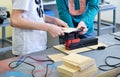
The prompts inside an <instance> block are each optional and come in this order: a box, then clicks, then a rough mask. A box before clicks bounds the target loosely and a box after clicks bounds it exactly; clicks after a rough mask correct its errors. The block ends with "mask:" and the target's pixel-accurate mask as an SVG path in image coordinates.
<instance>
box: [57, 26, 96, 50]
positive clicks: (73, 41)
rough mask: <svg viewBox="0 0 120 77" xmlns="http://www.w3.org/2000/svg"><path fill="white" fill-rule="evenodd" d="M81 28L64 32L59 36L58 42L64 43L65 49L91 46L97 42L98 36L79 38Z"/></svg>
mask: <svg viewBox="0 0 120 77" xmlns="http://www.w3.org/2000/svg"><path fill="white" fill-rule="evenodd" d="M82 30H83V29H82V28H80V29H78V30H75V31H71V32H65V34H64V35H63V36H59V42H60V44H65V48H66V49H67V50H72V49H76V48H81V47H85V46H91V45H96V44H98V38H96V37H90V38H83V39H80V37H79V36H80V34H79V33H80V32H81V31H82Z"/></svg>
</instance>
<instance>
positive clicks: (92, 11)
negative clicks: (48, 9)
mask: <svg viewBox="0 0 120 77" xmlns="http://www.w3.org/2000/svg"><path fill="white" fill-rule="evenodd" d="M74 1H79V0H74ZM56 3H57V9H58V14H59V18H60V19H62V20H63V21H65V22H66V23H67V24H68V25H69V27H76V26H77V24H78V23H79V22H80V21H84V22H85V24H86V26H87V28H88V32H87V33H86V34H89V33H92V32H93V31H94V18H95V16H96V14H97V13H98V11H99V7H98V4H99V0H86V10H85V11H84V13H82V14H80V15H71V14H70V12H69V9H68V0H56ZM74 3H77V2H74ZM75 5H76V6H75V7H78V6H77V5H78V4H75Z"/></svg>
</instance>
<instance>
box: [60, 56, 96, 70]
mask: <svg viewBox="0 0 120 77" xmlns="http://www.w3.org/2000/svg"><path fill="white" fill-rule="evenodd" d="M62 59H63V64H64V65H66V66H69V67H74V68H79V70H80V71H82V70H84V69H86V68H88V67H90V66H91V65H93V64H95V60H94V59H92V58H90V57H87V56H83V55H80V54H70V55H68V56H65V57H63V58H62Z"/></svg>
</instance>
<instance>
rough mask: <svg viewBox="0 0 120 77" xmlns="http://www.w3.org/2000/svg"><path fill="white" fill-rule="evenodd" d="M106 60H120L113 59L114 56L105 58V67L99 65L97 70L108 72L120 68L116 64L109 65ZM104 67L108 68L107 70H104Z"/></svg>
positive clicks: (119, 64) (119, 65)
mask: <svg viewBox="0 0 120 77" xmlns="http://www.w3.org/2000/svg"><path fill="white" fill-rule="evenodd" d="M108 59H117V60H120V58H119V57H114V56H107V57H106V58H105V65H100V66H99V67H98V68H99V69H100V70H102V71H108V70H112V69H114V68H118V67H120V63H116V64H110V63H109V62H108ZM104 67H110V68H109V69H105V68H104Z"/></svg>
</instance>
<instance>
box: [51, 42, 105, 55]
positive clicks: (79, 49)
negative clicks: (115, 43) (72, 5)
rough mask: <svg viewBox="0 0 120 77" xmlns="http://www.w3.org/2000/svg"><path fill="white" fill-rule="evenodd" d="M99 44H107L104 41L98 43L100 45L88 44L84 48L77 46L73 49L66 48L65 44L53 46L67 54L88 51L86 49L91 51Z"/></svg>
mask: <svg viewBox="0 0 120 77" xmlns="http://www.w3.org/2000/svg"><path fill="white" fill-rule="evenodd" d="M98 46H107V45H105V44H103V43H98V45H92V46H87V47H82V48H77V49H73V50H66V49H65V46H64V45H63V44H61V45H56V46H53V47H54V48H55V49H57V50H59V51H61V52H64V53H66V54H71V53H80V52H86V51H90V50H92V49H97V47H98Z"/></svg>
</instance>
